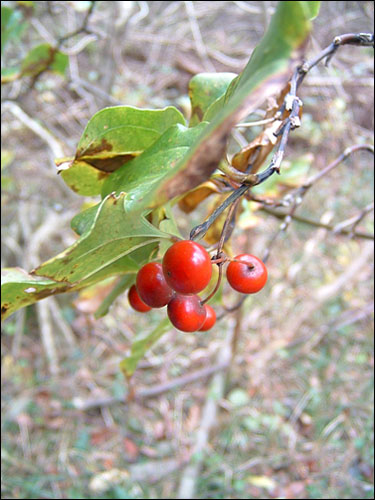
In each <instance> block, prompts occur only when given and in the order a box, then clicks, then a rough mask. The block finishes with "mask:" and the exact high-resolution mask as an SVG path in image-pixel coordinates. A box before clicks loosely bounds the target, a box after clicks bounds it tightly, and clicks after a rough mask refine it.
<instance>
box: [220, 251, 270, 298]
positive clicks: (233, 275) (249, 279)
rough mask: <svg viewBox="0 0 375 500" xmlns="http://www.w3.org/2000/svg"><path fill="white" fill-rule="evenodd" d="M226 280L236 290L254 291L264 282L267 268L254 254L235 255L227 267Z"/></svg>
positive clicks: (242, 291)
mask: <svg viewBox="0 0 375 500" xmlns="http://www.w3.org/2000/svg"><path fill="white" fill-rule="evenodd" d="M227 280H228V283H229V284H230V286H231V287H232V288H234V289H235V290H237V292H241V293H256V292H259V290H261V289H262V288H263V287H264V285H265V284H266V281H267V268H266V266H265V265H264V264H263V262H262V261H261V260H260V259H258V257H255V256H254V255H249V254H241V255H237V257H235V258H234V259H233V260H232V261H231V262H230V263H229V265H228V267H227Z"/></svg>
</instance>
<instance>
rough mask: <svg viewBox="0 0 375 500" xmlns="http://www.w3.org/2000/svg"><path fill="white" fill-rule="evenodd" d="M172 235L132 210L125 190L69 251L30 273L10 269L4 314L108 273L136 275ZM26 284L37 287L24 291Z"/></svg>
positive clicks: (103, 205) (104, 207)
mask: <svg viewBox="0 0 375 500" xmlns="http://www.w3.org/2000/svg"><path fill="white" fill-rule="evenodd" d="M169 237H170V236H169V234H167V233H163V232H162V231H160V230H159V229H157V228H156V227H154V226H152V225H151V224H150V223H149V222H148V221H147V220H146V219H145V218H144V217H143V216H140V215H139V214H138V215H137V216H134V215H128V214H127V213H126V211H125V208H124V195H123V194H122V195H120V196H119V197H115V196H108V197H107V198H106V199H105V200H103V201H102V203H101V204H100V206H99V208H98V210H97V213H96V215H95V219H94V221H93V223H92V224H91V226H90V227H87V228H86V230H85V232H84V233H83V234H82V236H81V237H80V238H79V239H78V240H77V241H76V242H75V243H74V244H73V245H71V246H70V247H69V248H67V249H66V250H65V251H63V252H62V253H60V254H59V255H57V256H56V257H54V258H52V259H50V260H48V261H47V262H45V263H44V264H42V265H41V266H39V267H38V268H36V269H34V270H33V271H32V273H31V275H29V274H27V273H26V272H25V271H23V270H20V269H17V268H16V269H8V270H6V273H5V275H4V280H3V282H2V300H3V305H4V313H6V316H8V315H9V314H11V313H12V312H14V311H15V310H17V309H19V308H20V307H23V306H25V305H27V304H32V303H33V302H36V301H37V300H40V299H42V298H44V297H48V296H49V295H54V294H57V293H63V292H67V291H76V290H80V289H82V288H84V287H86V286H89V285H93V284H94V283H97V282H99V281H102V280H104V279H105V278H108V277H110V276H115V275H121V274H135V273H136V272H137V271H138V269H139V268H140V267H141V265H142V264H144V263H145V262H147V261H149V260H150V258H151V256H152V254H153V252H155V250H156V249H157V247H158V245H159V242H160V241H161V240H163V239H166V238H169ZM39 277H42V278H39ZM28 285H29V286H31V287H32V288H35V290H28V291H26V292H25V288H29V286H28Z"/></svg>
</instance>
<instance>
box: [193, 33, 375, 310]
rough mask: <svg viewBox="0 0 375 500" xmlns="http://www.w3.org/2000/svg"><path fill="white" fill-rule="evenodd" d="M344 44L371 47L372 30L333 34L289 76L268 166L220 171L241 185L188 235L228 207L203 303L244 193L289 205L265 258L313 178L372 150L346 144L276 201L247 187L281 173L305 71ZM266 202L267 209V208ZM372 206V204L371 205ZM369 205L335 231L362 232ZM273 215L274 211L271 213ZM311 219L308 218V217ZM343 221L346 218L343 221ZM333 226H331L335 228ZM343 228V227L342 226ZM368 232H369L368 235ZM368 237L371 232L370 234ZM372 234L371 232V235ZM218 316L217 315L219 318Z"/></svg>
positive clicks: (205, 227)
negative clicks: (349, 225)
mask: <svg viewBox="0 0 375 500" xmlns="http://www.w3.org/2000/svg"><path fill="white" fill-rule="evenodd" d="M343 45H354V46H359V47H374V34H373V33H357V34H354V33H346V34H343V35H340V36H337V37H335V38H334V40H333V42H332V43H331V44H330V45H328V46H327V47H326V48H325V49H323V50H322V51H321V52H320V53H319V54H318V55H317V56H316V57H314V58H312V59H311V60H308V61H305V62H303V63H302V64H301V65H300V66H298V67H297V68H296V69H295V71H294V73H293V75H292V77H291V79H290V82H289V83H290V90H289V92H288V94H287V95H286V96H285V98H284V100H283V103H282V105H281V106H280V108H279V110H278V111H277V112H276V114H275V116H274V120H277V119H281V117H282V116H283V115H284V114H285V112H289V114H288V116H287V117H286V118H285V119H284V120H283V122H282V124H281V126H280V127H279V129H278V130H277V131H276V132H275V133H274V135H275V137H276V138H279V137H281V138H280V141H279V145H278V147H277V150H276V152H275V153H274V155H273V158H272V160H271V163H270V164H269V166H268V167H267V168H266V169H265V170H264V171H263V172H261V173H259V174H254V173H251V168H252V165H251V164H249V165H248V167H247V169H246V171H245V172H243V171H240V170H237V169H236V168H235V167H233V166H232V165H226V166H225V167H224V168H223V172H224V173H225V174H226V175H227V176H228V177H229V178H230V179H231V180H232V181H234V182H236V183H240V186H239V187H238V188H235V189H234V188H232V190H233V191H232V193H231V194H230V195H229V196H228V198H226V200H225V201H224V202H223V203H222V204H221V205H220V206H219V207H217V208H216V209H215V210H214V212H213V213H212V214H211V215H210V216H209V217H208V218H207V220H206V221H204V222H203V223H202V224H199V225H198V226H195V227H194V228H193V229H192V230H191V232H190V239H191V240H197V239H200V238H202V237H203V236H204V235H205V234H206V232H207V230H208V229H209V227H210V226H211V225H212V224H213V223H214V222H215V220H216V219H217V218H218V217H219V216H220V215H221V214H222V213H223V212H224V211H225V210H226V209H227V208H229V207H230V208H229V210H228V214H227V217H226V220H225V223H224V225H223V229H222V233H221V237H220V240H219V244H218V248H217V253H216V255H215V256H214V257H213V259H212V261H213V263H216V264H217V265H218V267H219V276H218V281H217V284H216V286H215V288H214V290H213V291H212V292H211V293H210V295H209V296H208V297H207V298H206V299H204V301H203V303H206V302H207V301H208V300H210V299H211V298H212V296H213V295H214V294H215V293H216V291H217V290H218V288H219V286H220V282H221V276H222V266H223V264H224V262H225V261H226V260H227V258H226V257H225V255H224V254H223V253H222V249H223V245H224V243H225V241H227V240H228V238H229V237H230V235H231V233H232V231H233V229H234V225H235V213H236V210H237V207H238V204H239V201H240V200H241V198H242V197H243V196H246V198H247V199H249V200H254V201H257V202H259V203H261V204H262V205H263V207H264V208H265V210H266V211H267V212H268V213H270V212H271V213H272V209H270V205H271V206H273V207H276V206H288V207H289V206H290V207H291V208H290V210H289V212H288V213H286V214H285V215H283V216H282V217H283V223H282V224H281V225H280V228H279V231H278V232H277V233H276V234H275V235H274V236H273V237H272V238H271V240H270V243H269V245H268V248H267V249H266V251H265V254H264V257H263V261H264V262H266V261H267V260H268V258H269V255H270V250H271V247H272V246H273V244H274V242H275V240H276V239H277V237H278V235H279V234H280V233H281V232H284V231H286V229H287V228H288V226H289V224H290V222H291V221H292V219H293V218H294V217H295V212H296V209H297V208H298V206H299V205H300V204H301V203H302V201H303V197H304V195H305V194H306V192H307V191H308V190H309V189H310V188H311V187H312V186H313V185H314V184H315V182H316V181H318V180H319V179H320V178H321V177H323V176H324V175H326V174H327V173H328V172H330V171H331V170H332V169H333V168H335V167H336V166H337V165H339V164H340V163H341V162H342V161H344V160H345V159H346V158H348V157H349V156H350V155H351V154H352V153H354V152H356V151H359V150H366V151H369V152H371V153H372V154H373V153H374V148H373V146H371V145H368V144H360V145H354V146H352V147H350V148H347V149H346V150H345V151H344V152H343V153H341V154H340V155H339V156H338V157H337V158H336V159H335V160H334V161H333V162H331V163H330V164H329V165H328V166H327V167H325V168H324V169H323V170H321V171H320V172H319V173H318V174H316V175H315V176H313V177H311V178H310V179H309V180H308V181H307V182H305V183H304V184H303V185H302V186H301V187H300V188H298V189H296V190H295V191H294V192H292V193H290V194H288V195H287V196H286V197H284V198H283V199H282V200H280V201H279V202H275V201H269V200H264V199H258V198H257V197H254V196H253V195H252V193H251V191H250V189H251V188H252V187H253V186H256V185H258V184H261V183H262V182H264V181H266V180H267V179H268V178H269V177H271V176H272V175H273V174H274V173H275V172H276V173H277V174H280V169H281V164H282V161H283V158H284V154H285V149H286V146H287V143H288V139H289V135H290V132H291V131H292V130H294V129H295V128H297V127H299V126H300V119H299V113H300V109H301V106H302V102H301V100H300V99H299V97H298V96H297V90H298V88H299V87H300V85H301V84H302V82H303V80H304V78H305V77H306V75H307V74H308V72H309V71H310V70H311V69H312V68H313V67H315V66H316V65H317V64H319V63H320V62H321V61H323V60H325V65H326V66H327V65H328V63H329V61H330V60H331V59H332V57H333V56H334V54H335V53H336V52H337V50H338V49H339V47H341V46H343ZM267 205H268V209H267V208H266V207H267ZM371 207H373V205H371ZM371 209H372V208H369V207H366V208H365V209H364V210H362V211H361V213H360V214H359V215H358V216H356V217H354V218H353V221H354V222H353V225H352V229H351V230H350V231H348V230H346V231H345V230H343V228H341V226H340V225H339V226H340V227H339V228H337V230H336V232H341V234H349V236H350V237H355V236H359V237H361V236H363V235H361V234H359V233H358V234H357V233H356V232H355V227H356V225H358V223H359V221H360V220H362V219H363V217H365V215H366V214H367V213H369V212H370V211H371ZM273 215H275V214H273ZM276 216H279V214H278V213H276ZM309 222H311V221H309ZM344 222H346V221H344ZM312 224H313V225H314V221H312ZM335 229H336V228H333V230H335ZM344 229H345V228H344ZM367 236H369V235H367ZM370 237H371V235H370ZM372 237H373V236H372ZM245 297H246V296H243V297H241V299H240V300H239V302H238V303H237V304H236V305H235V306H233V307H230V308H224V309H225V311H226V312H232V311H235V310H236V309H238V308H239V307H240V306H241V305H242V303H243V302H244V300H245ZM219 318H220V317H218V319H219Z"/></svg>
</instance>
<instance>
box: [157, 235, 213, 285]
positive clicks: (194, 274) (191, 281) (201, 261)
mask: <svg viewBox="0 0 375 500" xmlns="http://www.w3.org/2000/svg"><path fill="white" fill-rule="evenodd" d="M163 271H164V276H165V279H166V281H167V283H168V284H169V286H171V287H172V288H173V290H175V291H176V292H178V293H181V294H190V293H191V294H195V293H199V292H201V291H202V290H203V289H204V288H206V286H207V285H208V283H209V281H210V279H211V275H212V264H211V259H210V256H209V254H208V253H207V252H206V250H205V249H204V248H203V247H202V245H200V244H199V243H195V242H194V241H191V240H185V241H178V242H177V243H174V244H173V245H172V246H171V247H169V248H168V250H167V251H166V253H165V255H164V258H163Z"/></svg>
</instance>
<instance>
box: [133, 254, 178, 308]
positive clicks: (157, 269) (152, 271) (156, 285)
mask: <svg viewBox="0 0 375 500" xmlns="http://www.w3.org/2000/svg"><path fill="white" fill-rule="evenodd" d="M136 285H137V291H138V294H139V296H140V297H141V299H142V300H143V302H144V303H145V304H147V305H148V306H150V307H164V306H166V305H167V304H168V302H169V301H170V300H171V298H172V297H173V294H174V292H173V290H172V288H171V287H170V286H168V284H167V282H166V281H165V278H164V274H163V268H162V266H161V264H158V263H157V262H149V263H148V264H146V265H145V266H143V267H142V268H141V269H140V270H139V271H138V274H137V279H136Z"/></svg>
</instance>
